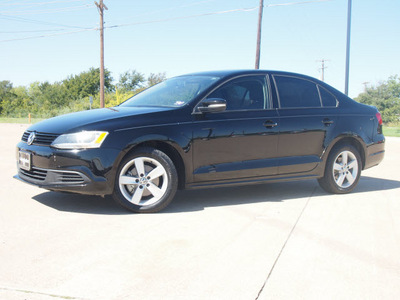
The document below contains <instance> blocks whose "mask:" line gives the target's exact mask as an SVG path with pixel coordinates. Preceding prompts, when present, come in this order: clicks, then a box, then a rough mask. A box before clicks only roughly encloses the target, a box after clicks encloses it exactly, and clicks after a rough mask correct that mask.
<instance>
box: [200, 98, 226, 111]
mask: <svg viewBox="0 0 400 300" xmlns="http://www.w3.org/2000/svg"><path fill="white" fill-rule="evenodd" d="M197 108H198V110H199V111H200V112H201V113H203V114H204V113H216V112H221V111H224V110H226V100H224V99H221V98H209V99H205V100H203V101H201V102H200V104H199V106H198V107H197Z"/></svg>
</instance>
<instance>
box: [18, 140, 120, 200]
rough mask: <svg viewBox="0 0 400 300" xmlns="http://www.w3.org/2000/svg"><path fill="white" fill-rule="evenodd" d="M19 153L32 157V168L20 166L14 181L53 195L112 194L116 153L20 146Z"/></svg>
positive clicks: (98, 150)
mask: <svg viewBox="0 0 400 300" xmlns="http://www.w3.org/2000/svg"><path fill="white" fill-rule="evenodd" d="M19 151H23V152H27V153H30V156H31V168H30V169H29V170H25V169H21V168H20V167H19V166H18V164H17V169H18V174H17V175H15V176H14V178H16V179H18V180H21V181H23V182H25V183H29V184H32V185H35V186H38V187H41V188H45V189H48V190H53V191H64V192H73V193H80V194H89V195H107V194H111V193H112V192H113V187H114V179H115V168H114V163H115V162H116V160H117V158H118V155H119V154H120V151H118V150H116V149H101V148H99V149H86V150H59V149H54V148H51V147H48V146H35V145H31V146H28V145H27V144H26V143H24V142H20V143H19V144H18V145H17V153H18V152H19ZM17 156H18V154H17ZM115 165H116V164H115Z"/></svg>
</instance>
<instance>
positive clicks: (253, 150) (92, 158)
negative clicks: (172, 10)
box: [15, 70, 385, 212]
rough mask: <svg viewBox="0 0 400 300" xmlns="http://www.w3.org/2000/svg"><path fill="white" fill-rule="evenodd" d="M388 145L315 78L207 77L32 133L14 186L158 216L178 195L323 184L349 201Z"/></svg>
mask: <svg viewBox="0 0 400 300" xmlns="http://www.w3.org/2000/svg"><path fill="white" fill-rule="evenodd" d="M384 142H385V139H384V136H383V134H382V118H381V115H380V113H379V112H378V110H377V109H376V108H375V107H371V106H367V105H363V104H360V103H357V102H355V101H353V100H352V99H350V98H348V97H347V96H345V95H344V94H342V93H341V92H339V91H337V90H336V89H334V88H332V87H331V86H329V85H327V84H325V83H324V82H321V81H319V80H317V79H314V78H311V77H308V76H304V75H300V74H294V73H288V72H276V71H261V70H249V71H215V72H204V73H196V74H189V75H184V76H179V77H174V78H171V79H168V80H166V81H164V82H162V83H160V84H158V85H156V86H153V87H151V88H149V89H147V90H145V91H143V92H141V93H139V94H137V95H135V96H133V97H132V98H130V99H128V100H127V101H125V102H123V103H122V104H120V105H119V106H116V107H111V108H103V109H97V110H90V111H82V112H78V113H73V114H68V115H64V116H59V117H55V118H52V119H48V120H45V121H43V122H40V123H37V124H35V125H32V126H31V127H30V128H29V129H28V130H27V131H26V132H25V133H24V134H23V136H22V140H21V142H20V143H19V144H18V145H17V166H18V175H16V176H15V177H16V178H18V179H20V180H22V181H24V182H27V183H30V184H34V185H36V186H39V187H42V188H45V189H48V190H52V191H65V192H76V193H82V194H91V195H102V196H104V195H110V194H112V195H113V198H114V199H115V201H116V202H117V203H119V204H120V205H122V206H123V207H125V208H127V209H129V210H131V211H134V212H157V211H160V210H161V209H163V208H165V207H166V206H167V205H168V204H169V203H170V202H171V201H172V199H173V197H174V195H175V193H176V191H177V189H193V188H208V187H217V186H218V187H220V186H229V185H245V184H253V183H266V182H273V181H288V180H301V179H310V178H315V179H317V180H318V182H319V184H320V185H321V187H322V188H323V189H325V190H326V191H327V192H330V193H348V192H350V191H352V190H353V189H354V188H355V187H356V185H357V183H358V181H359V179H360V173H361V170H363V169H367V168H370V167H372V166H375V165H377V164H379V163H380V162H381V161H382V159H383V156H384Z"/></svg>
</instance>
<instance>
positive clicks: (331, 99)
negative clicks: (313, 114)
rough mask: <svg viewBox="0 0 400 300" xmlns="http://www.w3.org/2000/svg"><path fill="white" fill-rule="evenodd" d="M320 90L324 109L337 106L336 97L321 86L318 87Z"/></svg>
mask: <svg viewBox="0 0 400 300" xmlns="http://www.w3.org/2000/svg"><path fill="white" fill-rule="evenodd" d="M318 89H319V94H320V95H321V100H322V105H323V106H324V107H336V106H337V101H336V97H335V96H333V95H332V94H331V93H330V92H328V91H327V90H326V89H325V88H323V87H322V86H320V85H319V86H318Z"/></svg>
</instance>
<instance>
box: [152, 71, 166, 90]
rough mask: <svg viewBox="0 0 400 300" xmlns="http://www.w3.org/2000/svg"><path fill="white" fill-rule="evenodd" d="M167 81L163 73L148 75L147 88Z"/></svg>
mask: <svg viewBox="0 0 400 300" xmlns="http://www.w3.org/2000/svg"><path fill="white" fill-rule="evenodd" d="M166 79H167V76H166V75H165V72H163V73H156V74H155V73H150V75H149V77H147V86H148V87H151V86H153V85H155V84H157V83H160V82H163V81H164V80H166Z"/></svg>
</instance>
